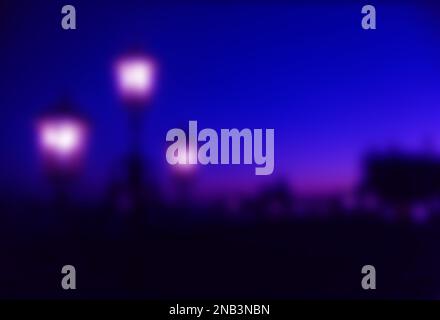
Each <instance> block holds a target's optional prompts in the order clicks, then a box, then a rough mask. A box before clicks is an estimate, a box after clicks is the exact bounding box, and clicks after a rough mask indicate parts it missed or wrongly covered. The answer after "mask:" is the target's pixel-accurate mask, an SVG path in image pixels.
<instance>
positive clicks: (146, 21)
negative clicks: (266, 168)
mask: <svg viewBox="0 0 440 320" xmlns="http://www.w3.org/2000/svg"><path fill="white" fill-rule="evenodd" d="M6 2H9V4H6V8H3V10H2V13H1V16H2V19H1V22H0V28H1V29H0V36H1V39H0V40H1V52H0V70H1V80H0V81H1V94H0V106H1V108H2V109H1V114H2V126H1V129H0V130H1V140H0V148H1V156H2V162H1V168H0V170H1V171H0V173H1V178H2V180H3V181H4V182H6V183H7V184H10V185H14V186H16V187H20V188H25V187H26V186H27V187H28V188H30V189H32V188H35V186H36V185H38V183H39V181H40V178H41V177H40V173H39V171H38V163H37V162H36V155H35V147H34V137H33V135H34V131H33V123H32V122H33V120H34V119H35V117H36V116H37V115H38V114H39V113H40V112H42V111H44V109H45V108H46V107H47V106H48V105H50V104H52V103H53V102H55V101H56V100H57V99H58V98H59V96H60V95H61V94H62V93H63V92H69V93H70V94H71V96H72V97H73V98H74V99H75V101H76V102H77V103H78V104H79V105H80V107H81V109H82V111H83V112H85V113H86V114H87V115H88V117H89V119H90V121H91V123H92V130H93V131H92V143H91V146H90V152H89V159H88V164H87V170H86V172H85V177H86V179H87V181H88V184H89V185H90V186H93V187H96V188H98V189H99V188H100V185H101V184H102V183H103V182H104V181H105V179H106V177H108V176H109V174H110V173H111V172H114V171H115V170H116V168H117V166H118V162H119V161H120V158H121V156H122V155H123V154H124V151H125V150H127V145H126V141H127V128H126V121H125V120H126V119H125V113H124V110H123V108H122V107H121V106H120V105H119V103H118V100H117V99H116V97H115V93H114V90H113V86H112V81H111V80H112V79H111V64H112V61H113V59H114V58H115V57H116V56H117V55H118V54H119V53H122V52H124V51H125V50H126V49H127V48H130V47H131V46H132V45H133V44H136V45H137V44H140V45H142V46H143V47H144V48H146V49H148V50H149V51H150V52H151V53H153V54H154V55H155V57H156V58H157V60H158V61H159V63H160V81H159V85H158V87H159V90H158V92H157V94H156V96H155V99H154V102H153V103H152V105H151V110H149V111H148V112H147V115H146V120H147V123H148V128H147V129H146V130H145V132H144V150H145V153H146V155H147V156H148V157H149V159H150V160H151V161H152V163H153V165H154V167H155V168H157V170H155V171H156V172H157V173H158V176H159V178H160V179H161V180H162V181H166V179H167V171H168V169H169V168H168V167H167V166H168V165H167V164H166V162H165V135H166V132H167V130H169V129H171V128H174V127H182V126H185V125H187V122H188V120H198V122H199V126H200V127H211V128H216V129H220V128H233V127H236V128H245V127H247V128H275V152H276V154H275V161H276V164H275V172H274V175H273V176H272V177H255V176H254V167H253V166H237V167H231V166H228V167H224V168H215V167H212V166H210V167H205V168H201V169H200V174H199V175H200V181H199V185H200V187H201V188H202V189H204V190H211V189H214V190H216V192H221V191H224V190H225V187H227V190H233V189H234V188H237V189H246V188H247V187H248V186H250V185H258V184H261V183H265V182H268V181H271V180H273V179H276V178H278V177H282V178H284V179H286V180H287V181H288V182H289V183H290V184H291V185H292V186H293V187H294V188H295V189H297V190H300V191H307V192H310V191H322V190H338V189H340V188H345V187H347V186H352V185H353V184H354V183H355V182H356V181H357V178H358V176H359V174H360V165H361V162H360V160H361V158H362V155H363V154H364V153H365V152H366V151H368V150H370V149H371V148H379V149H381V148H387V147H389V146H390V145H393V146H398V147H400V148H403V149H409V150H423V148H424V147H425V144H426V143H428V141H429V143H432V144H433V145H434V149H435V150H440V143H439V139H440V129H439V119H440V90H439V88H440V77H439V74H440V72H439V71H440V58H439V57H440V32H439V29H440V28H439V24H440V23H439V22H438V21H440V19H439V17H440V8H439V7H438V6H437V7H436V6H430V5H426V4H423V5H422V4H418V5H417V4H416V2H415V1H414V3H413V4H411V3H410V2H406V3H404V4H399V3H397V2H389V3H385V4H378V5H377V6H376V8H377V10H378V22H377V27H378V29H377V30H375V31H364V30H362V29H361V27H360V21H361V16H362V15H361V13H360V11H361V7H362V5H363V4H364V3H362V2H361V3H354V2H353V3H349V2H335V3H334V4H333V5H332V6H330V5H325V4H324V2H322V1H319V2H317V3H316V4H312V2H313V1H311V3H310V4H307V2H302V3H300V4H295V3H294V2H292V3H289V2H288V1H279V2H278V3H275V4H270V2H269V1H267V2H264V1H258V2H255V3H252V2H251V1H242V2H239V4H228V3H227V2H224V3H222V2H220V1H218V2H216V3H215V4H210V5H208V4H203V3H202V2H199V1H195V2H189V3H187V4H177V2H174V3H168V4H159V2H158V3H156V4H153V5H147V4H142V2H141V1H111V2H110V1H109V2H107V1H105V2H104V1H70V2H69V4H74V5H75V6H76V9H77V19H78V22H77V27H78V29H77V30H75V31H64V30H62V29H61V27H60V21H61V13H60V11H61V7H62V5H63V4H67V3H63V2H50V1H48V2H46V1H44V2H43V1H41V2H40V3H37V1H33V2H30V1H29V2H23V3H20V1H17V2H16V1H12V0H7V1H6ZM425 142H426V143H425ZM228 180H232V181H233V182H232V183H231V182H228ZM4 185H5V184H4Z"/></svg>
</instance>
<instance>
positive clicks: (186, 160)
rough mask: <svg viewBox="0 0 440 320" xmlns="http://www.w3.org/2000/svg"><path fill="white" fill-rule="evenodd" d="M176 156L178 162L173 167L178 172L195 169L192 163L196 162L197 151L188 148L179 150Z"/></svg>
mask: <svg viewBox="0 0 440 320" xmlns="http://www.w3.org/2000/svg"><path fill="white" fill-rule="evenodd" d="M188 149H189V148H188ZM177 158H178V162H177V165H176V166H175V168H176V169H177V170H178V171H179V172H182V173H183V172H189V171H192V170H194V169H195V167H196V165H195V164H194V163H196V162H197V153H195V152H193V151H192V150H190V149H189V150H187V151H186V152H179V153H178V155H177Z"/></svg>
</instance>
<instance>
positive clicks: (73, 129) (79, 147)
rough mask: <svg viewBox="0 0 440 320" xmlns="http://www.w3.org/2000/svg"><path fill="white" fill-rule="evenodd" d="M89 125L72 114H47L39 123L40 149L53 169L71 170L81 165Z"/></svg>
mask: <svg viewBox="0 0 440 320" xmlns="http://www.w3.org/2000/svg"><path fill="white" fill-rule="evenodd" d="M87 131H88V130H87V126H86V124H85V123H84V122H83V121H82V120H81V119H78V118H75V117H71V116H60V115H53V116H45V117H43V118H41V119H40V120H39V121H38V123H37V134H38V142H39V147H40V151H41V153H42V156H43V158H44V160H45V162H46V164H47V165H48V166H49V167H50V169H53V170H71V169H75V168H77V167H78V166H79V164H80V161H81V159H82V157H83V155H84V151H85V145H86V141H87Z"/></svg>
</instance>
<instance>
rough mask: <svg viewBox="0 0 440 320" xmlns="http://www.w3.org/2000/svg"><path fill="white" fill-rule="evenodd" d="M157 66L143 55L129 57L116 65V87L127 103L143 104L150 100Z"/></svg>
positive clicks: (122, 58)
mask: <svg viewBox="0 0 440 320" xmlns="http://www.w3.org/2000/svg"><path fill="white" fill-rule="evenodd" d="M154 74H155V65H154V63H153V61H152V60H150V59H149V58H148V57H146V56H143V55H127V56H123V57H121V58H120V59H119V60H117V61H116V64H115V77H116V86H117V89H118V93H119V95H120V96H121V97H122V99H123V100H125V101H127V102H137V103H142V102H145V100H146V99H148V97H149V95H150V94H151V92H152V89H153V86H154Z"/></svg>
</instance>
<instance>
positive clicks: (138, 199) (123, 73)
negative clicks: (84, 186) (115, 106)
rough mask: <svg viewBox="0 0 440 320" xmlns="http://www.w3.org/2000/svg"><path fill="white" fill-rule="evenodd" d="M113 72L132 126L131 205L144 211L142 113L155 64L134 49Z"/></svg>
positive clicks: (153, 83)
mask: <svg viewBox="0 0 440 320" xmlns="http://www.w3.org/2000/svg"><path fill="white" fill-rule="evenodd" d="M113 72H114V80H115V85H116V91H117V93H118V96H119V98H120V100H121V101H122V103H123V105H124V106H125V107H126V108H127V112H128V116H129V125H130V130H131V143H132V151H131V154H130V155H129V157H128V161H127V162H128V172H127V173H128V185H129V189H130V194H131V196H132V202H133V203H132V205H133V207H134V208H135V210H136V211H141V209H142V206H143V203H144V196H143V192H144V181H143V175H144V166H143V164H142V139H141V137H142V127H143V123H142V120H143V119H142V113H143V111H144V110H145V106H146V105H147V104H148V103H149V102H150V101H151V96H152V93H153V91H154V90H153V89H154V87H155V75H156V64H155V62H154V61H153V59H152V58H151V57H149V56H148V55H146V54H145V53H143V52H140V51H131V52H128V53H127V54H124V55H122V56H121V57H119V58H118V59H117V60H116V61H115V64H114V68H113Z"/></svg>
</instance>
